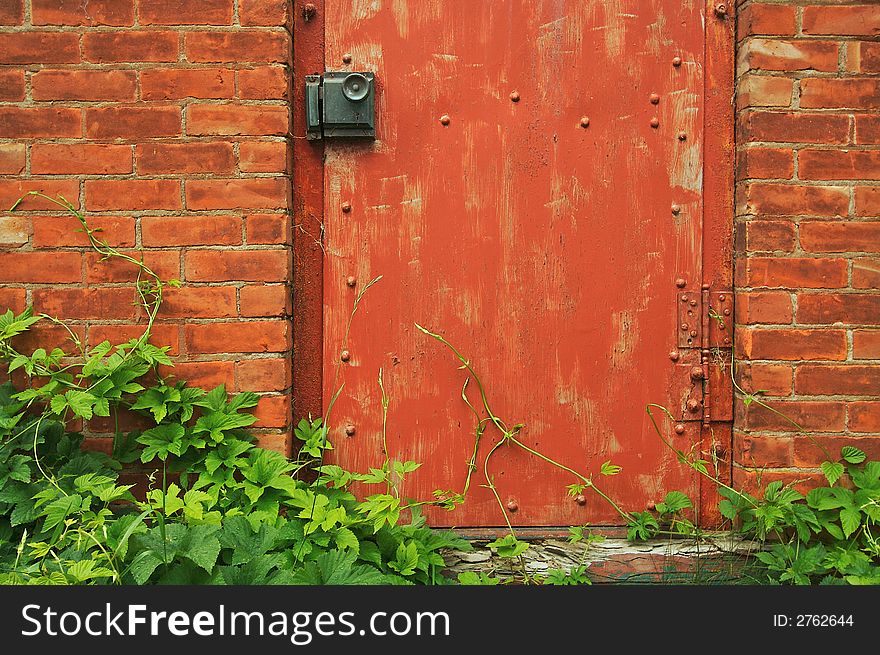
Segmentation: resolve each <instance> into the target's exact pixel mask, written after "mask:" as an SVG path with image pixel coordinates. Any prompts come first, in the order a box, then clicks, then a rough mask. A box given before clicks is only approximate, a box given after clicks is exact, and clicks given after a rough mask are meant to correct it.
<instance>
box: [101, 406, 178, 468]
mask: <svg viewBox="0 0 880 655" xmlns="http://www.w3.org/2000/svg"><path fill="white" fill-rule="evenodd" d="M117 421H118V423H119V430H120V431H121V432H129V431H132V430H138V431H143V430H147V429H149V428H151V427H153V426H154V425H156V424H155V422H154V421H153V418H152V416H150V413H149V411H133V410H130V409H127V408H125V407H123V408H120V410H119V413H118V415H116V416H112V415H111V416H96V417H94V418H93V419H92V420H90V421H89V422H88V429H89V431H91V432H93V433H102V432H103V433H111V432H114V431H115V430H116V424H117ZM160 476H161V473H160Z"/></svg>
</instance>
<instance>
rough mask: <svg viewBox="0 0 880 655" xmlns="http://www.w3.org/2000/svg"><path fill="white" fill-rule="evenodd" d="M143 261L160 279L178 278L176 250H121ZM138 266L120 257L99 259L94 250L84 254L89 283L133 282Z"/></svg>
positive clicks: (178, 255) (178, 254)
mask: <svg viewBox="0 0 880 655" xmlns="http://www.w3.org/2000/svg"><path fill="white" fill-rule="evenodd" d="M122 252H123V253H124V254H126V255H129V256H130V257H133V258H135V259H137V260H139V261H143V262H144V263H145V264H146V265H147V266H148V267H150V268H151V269H152V270H153V272H155V273H156V275H158V276H159V278H160V279H162V280H165V281H167V280H171V279H175V278H180V252H179V251H176V250H152V251H151V250H123V251H122ZM137 273H138V268H137V266H135V265H134V264H132V263H131V262H127V261H125V260H122V259H118V258H115V259H105V260H102V259H101V255H99V254H98V253H96V252H90V253H87V254H86V281H87V282H89V283H90V284H100V283H107V282H134V281H135V280H136V279H137Z"/></svg>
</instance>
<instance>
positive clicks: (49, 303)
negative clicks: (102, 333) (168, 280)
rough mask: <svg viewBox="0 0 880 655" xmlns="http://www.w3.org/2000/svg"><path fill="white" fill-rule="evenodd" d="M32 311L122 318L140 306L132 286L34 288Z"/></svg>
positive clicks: (131, 316)
mask: <svg viewBox="0 0 880 655" xmlns="http://www.w3.org/2000/svg"><path fill="white" fill-rule="evenodd" d="M32 298H33V304H34V310H35V311H37V312H43V313H45V314H49V315H50V316H56V317H58V318H62V319H70V320H77V319H79V320H82V319H88V318H96V319H101V320H125V319H134V318H136V317H137V316H139V315H140V314H141V312H142V309H141V308H140V306H139V303H138V301H137V294H136V292H135V290H134V288H133V287H103V288H79V289H69V288H51V289H34V291H33V294H32Z"/></svg>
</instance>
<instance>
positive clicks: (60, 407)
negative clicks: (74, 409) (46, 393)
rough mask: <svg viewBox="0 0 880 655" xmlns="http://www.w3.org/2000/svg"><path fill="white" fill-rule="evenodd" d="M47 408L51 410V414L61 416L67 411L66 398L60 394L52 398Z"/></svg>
mask: <svg viewBox="0 0 880 655" xmlns="http://www.w3.org/2000/svg"><path fill="white" fill-rule="evenodd" d="M49 408H50V409H51V410H52V413H53V414H61V413H62V412H63V411H64V410H65V409H67V398H65V397H64V396H62V395H60V394H59V395H57V396H52V400H50V401H49Z"/></svg>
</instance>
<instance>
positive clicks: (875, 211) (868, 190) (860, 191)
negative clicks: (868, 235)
mask: <svg viewBox="0 0 880 655" xmlns="http://www.w3.org/2000/svg"><path fill="white" fill-rule="evenodd" d="M854 196H855V203H856V216H880V186H875V187H870V186H868V187H856V189H855V193H854Z"/></svg>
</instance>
